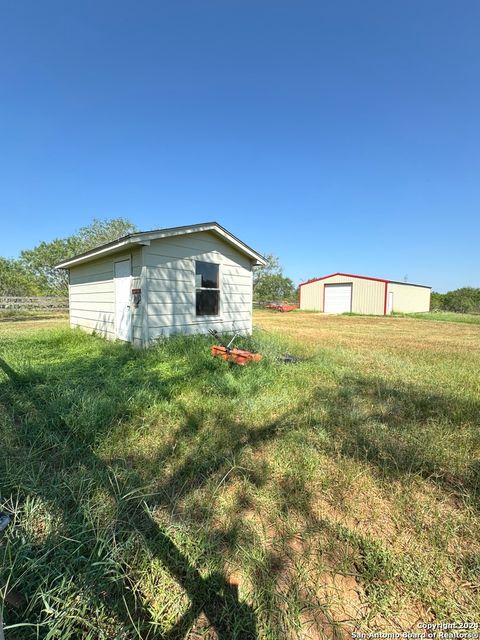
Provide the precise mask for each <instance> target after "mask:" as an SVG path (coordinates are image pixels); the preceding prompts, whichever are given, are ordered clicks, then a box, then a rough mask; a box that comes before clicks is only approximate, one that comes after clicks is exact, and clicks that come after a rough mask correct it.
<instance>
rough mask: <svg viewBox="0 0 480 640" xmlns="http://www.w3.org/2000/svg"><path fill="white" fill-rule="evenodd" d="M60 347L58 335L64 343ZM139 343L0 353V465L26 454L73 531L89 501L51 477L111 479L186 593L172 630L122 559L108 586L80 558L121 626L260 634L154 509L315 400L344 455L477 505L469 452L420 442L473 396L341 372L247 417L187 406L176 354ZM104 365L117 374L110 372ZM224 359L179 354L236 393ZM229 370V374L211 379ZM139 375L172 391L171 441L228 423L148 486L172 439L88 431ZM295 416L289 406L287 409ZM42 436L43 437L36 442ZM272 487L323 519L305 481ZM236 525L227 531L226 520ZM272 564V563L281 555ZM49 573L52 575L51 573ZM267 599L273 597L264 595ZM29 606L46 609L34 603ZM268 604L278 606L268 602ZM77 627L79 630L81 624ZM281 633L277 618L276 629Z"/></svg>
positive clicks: (124, 403)
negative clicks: (138, 347)
mask: <svg viewBox="0 0 480 640" xmlns="http://www.w3.org/2000/svg"><path fill="white" fill-rule="evenodd" d="M189 344H191V343H190V342H189V341H186V342H185V348H184V349H183V351H182V344H181V342H179V341H176V342H175V343H173V342H172V350H171V351H170V352H168V351H167V356H166V357H168V355H169V354H170V357H171V358H172V359H173V360H174V359H175V357H176V356H178V352H179V351H180V356H182V357H183V356H185V355H188V350H187V348H188V345H189ZM205 344H206V343H205ZM174 345H175V346H174ZM179 345H180V346H179ZM58 348H61V344H60V343H59V345H58ZM205 351H207V350H206V349H205ZM143 357H144V356H143V352H138V351H134V350H132V349H130V348H128V347H126V346H124V345H111V344H108V343H106V344H105V346H104V347H102V349H101V351H100V353H99V354H96V355H94V356H91V357H85V356H82V357H77V358H75V359H73V360H72V359H71V360H69V361H68V363H61V364H55V365H53V366H52V367H50V369H49V370H48V374H45V373H42V371H41V368H39V369H38V370H36V371H32V372H29V373H28V374H26V375H22V374H19V373H17V372H16V371H15V370H13V369H12V367H10V366H9V364H8V363H6V362H5V361H3V360H1V359H0V369H1V370H3V372H4V373H5V374H6V376H7V377H8V380H6V381H4V382H2V381H0V411H3V412H4V413H5V414H7V415H8V417H9V419H10V420H11V422H12V423H13V425H14V432H13V433H12V434H11V436H10V438H9V439H8V440H7V441H6V443H5V445H4V454H3V455H4V458H3V460H2V459H0V473H1V476H0V477H2V478H4V477H7V476H8V473H7V472H8V465H12V464H13V465H15V464H18V466H19V467H20V466H21V465H22V464H24V462H25V460H27V461H28V464H29V465H30V469H29V471H28V473H26V474H25V477H22V478H21V480H22V488H21V492H22V494H23V495H24V496H28V495H39V496H41V497H43V498H44V499H45V500H46V501H49V502H54V504H55V507H56V508H58V509H59V510H61V512H62V513H63V520H64V522H65V523H67V531H66V534H68V523H69V522H72V523H74V522H75V521H81V522H84V521H86V515H85V509H86V508H87V507H86V506H85V505H83V504H80V503H79V502H78V501H77V500H76V499H75V498H72V497H69V496H68V493H66V492H65V491H64V490H63V488H62V487H61V486H60V483H57V479H58V478H59V477H60V476H61V474H68V473H69V470H71V469H74V468H76V467H78V465H79V464H81V465H82V468H83V469H84V473H85V477H86V478H91V479H93V480H94V483H95V487H96V488H100V489H102V490H104V491H105V492H107V493H108V494H109V495H110V497H111V498H112V500H113V501H114V502H115V504H116V515H115V517H114V521H115V523H117V522H120V523H122V526H124V527H125V528H126V529H129V530H132V531H133V532H134V533H135V534H137V535H138V536H139V537H140V538H141V541H142V544H143V545H144V546H145V548H146V549H147V550H148V552H149V553H150V554H151V555H152V557H155V558H157V559H158V560H159V561H160V562H161V563H162V566H164V567H165V568H166V569H167V570H168V572H169V574H170V576H171V577H172V578H173V579H174V580H175V581H176V583H177V584H178V585H179V586H180V587H181V589H182V590H183V592H184V593H185V594H186V595H187V597H188V600H189V605H188V610H187V611H186V612H184V613H183V614H182V615H180V617H179V619H177V621H176V623H175V624H174V625H173V626H172V627H171V628H170V630H169V631H166V632H165V633H162V634H159V632H158V630H157V627H156V626H155V623H154V621H153V620H152V615H151V611H150V609H149V607H148V604H147V602H146V598H144V596H143V594H139V593H138V592H137V591H136V590H135V589H134V588H133V586H132V582H133V581H134V579H133V578H132V579H130V578H129V577H128V571H126V575H125V576H124V578H123V580H121V581H120V580H119V581H117V582H116V583H115V584H114V585H113V586H108V584H107V586H106V584H105V581H106V582H107V583H108V579H106V577H105V576H103V574H101V573H100V574H94V575H93V576H91V575H90V573H89V572H88V571H82V579H83V580H84V581H85V582H86V583H87V588H88V590H89V591H90V592H91V594H92V597H94V598H95V599H96V600H97V601H101V602H102V603H103V605H104V606H105V608H107V609H109V610H111V612H112V615H114V616H115V618H116V619H118V620H120V621H121V624H122V625H123V628H124V629H126V630H127V631H128V632H132V633H136V637H139V638H145V639H150V638H157V637H162V638H167V639H168V640H174V639H177V638H178V639H179V640H180V638H184V637H187V634H188V633H189V632H190V630H191V628H192V625H194V624H195V621H197V620H198V619H199V617H200V616H201V615H204V616H205V617H206V618H207V620H208V624H209V625H210V627H211V628H212V629H214V630H215V633H216V635H217V637H218V638H220V640H226V639H227V638H228V639H232V640H234V639H235V638H237V639H242V640H243V639H245V640H248V639H249V638H256V637H257V635H258V630H257V625H258V623H257V619H256V612H255V611H254V610H253V609H252V607H250V606H248V605H247V604H245V603H242V602H240V599H239V597H238V592H237V588H236V587H235V585H234V584H232V583H231V582H230V581H229V580H228V579H227V578H226V577H225V575H224V574H223V573H221V572H219V571H211V572H210V573H209V574H208V575H207V576H205V575H204V573H203V572H202V571H201V570H199V569H198V568H197V566H196V565H195V563H193V562H192V561H191V560H190V559H189V558H188V557H187V554H186V553H184V552H183V551H182V550H181V549H180V548H179V545H178V544H176V542H175V540H174V538H173V537H172V536H171V535H169V534H168V533H167V532H166V530H165V529H164V528H163V527H162V526H161V525H160V524H159V523H158V521H157V519H156V517H155V512H156V509H158V508H160V509H161V508H166V509H170V508H171V505H172V503H177V502H178V501H179V500H181V499H182V498H186V497H188V496H191V495H192V494H194V492H196V491H197V490H199V489H202V488H203V487H204V486H205V485H207V483H208V482H209V481H210V480H211V479H212V478H215V477H216V476H221V477H222V478H226V479H225V482H229V481H231V480H232V479H233V476H226V475H225V474H226V473H228V470H229V465H230V463H229V462H228V461H229V460H232V459H235V458H236V457H237V456H239V455H240V454H241V452H242V450H244V449H245V448H247V447H248V448H251V449H252V450H255V449H257V448H259V447H260V446H261V445H262V444H263V443H267V442H268V441H270V440H271V439H272V438H274V437H276V435H277V434H278V433H280V432H282V431H286V430H288V429H291V428H293V427H292V424H296V425H299V424H301V423H302V420H303V417H305V424H312V422H311V420H312V415H315V412H316V411H318V412H319V416H320V417H319V424H321V425H322V426H323V427H324V428H325V429H326V430H327V431H328V432H329V433H330V435H331V436H332V437H331V441H332V442H334V443H335V446H336V447H337V448H338V450H339V451H340V452H341V454H342V455H343V456H345V457H347V458H349V459H351V460H352V461H357V460H362V461H365V460H366V461H368V462H369V463H371V464H372V465H374V466H375V467H376V468H377V469H379V470H380V471H381V472H382V473H383V474H385V475H386V476H388V477H391V478H396V477H402V476H408V475H410V474H412V473H418V474H420V475H421V476H422V477H424V478H426V479H428V480H429V481H432V482H434V483H436V484H438V485H440V486H442V487H444V488H447V487H448V489H449V490H452V489H454V490H455V491H459V492H461V491H468V493H469V495H470V497H471V498H472V500H473V501H475V502H476V504H477V506H478V496H479V469H478V463H477V467H475V463H474V462H472V463H471V465H470V467H469V468H468V469H466V470H465V469H464V470H463V471H461V470H459V469H452V468H450V467H449V461H448V460H443V461H442V457H441V455H439V456H435V455H434V452H433V451H432V450H431V449H427V448H425V447H422V446H421V444H422V440H421V438H419V435H421V434H422V427H425V430H427V428H428V427H429V425H430V423H431V422H432V421H435V420H442V421H443V423H444V427H443V428H444V429H445V430H447V431H448V430H449V431H450V432H451V433H454V432H455V429H456V428H457V425H458V424H459V421H460V420H465V421H469V422H472V423H473V424H475V423H476V422H478V415H479V414H480V403H478V402H474V401H471V400H470V401H468V400H462V399H461V398H458V397H455V398H453V397H449V396H448V395H446V394H440V393H438V394H432V393H429V392H427V391H423V390H421V389H419V388H417V387H414V386H411V385H402V386H401V387H397V386H393V385H389V384H386V383H385V382H384V381H381V380H378V379H374V378H371V377H370V378H369V377H367V376H364V377H362V376H356V377H345V378H344V379H343V380H342V382H341V385H340V387H339V389H338V390H336V391H333V392H332V391H331V390H327V389H324V388H323V387H321V386H317V387H316V388H314V389H313V391H312V393H311V394H310V397H309V399H308V401H307V402H306V401H305V399H302V403H301V404H299V405H298V406H297V407H296V408H295V409H291V408H290V409H289V412H288V414H284V415H279V416H277V417H276V418H275V419H273V420H271V421H268V422H267V423H265V424H262V425H261V426H259V427H253V426H252V425H249V424H246V423H245V420H244V419H241V420H239V419H238V416H237V415H236V413H231V408H229V407H228V406H225V407H222V405H221V400H219V408H218V410H217V412H216V413H215V414H214V415H212V414H209V415H208V416H206V415H203V414H202V413H201V412H195V413H192V412H189V411H188V410H187V409H186V408H185V406H183V405H182V404H181V401H180V400H179V399H178V398H177V395H178V394H177V391H178V388H179V386H181V385H182V384H184V383H185V379H186V377H185V376H186V374H185V371H184V370H183V369H182V367H181V365H180V364H179V365H178V366H177V365H176V364H175V363H174V365H173V366H169V368H168V375H166V374H165V373H164V371H163V369H162V368H161V366H160V368H158V370H152V368H150V367H147V366H144V364H143ZM179 361H181V358H180V359H179ZM159 364H160V365H163V364H169V363H163V362H160V363H159ZM265 366H267V364H265ZM111 372H115V374H116V375H114V376H111V375H109V374H110V373H111ZM225 372H227V373H229V372H230V369H228V368H227V367H224V366H223V365H222V368H219V367H218V365H217V364H216V363H215V362H214V361H213V359H211V358H209V357H208V356H207V357H206V358H205V359H199V360H196V359H192V360H189V361H188V380H195V379H197V378H198V377H200V376H203V377H204V378H209V377H211V378H213V379H215V380H216V382H218V383H219V387H218V388H219V389H220V390H221V393H224V392H225V393H226V394H227V393H228V394H231V395H232V397H234V395H235V390H234V388H233V389H232V388H230V387H228V380H229V375H226V374H225ZM224 374H225V379H220V378H221V377H222V376H223V375H224ZM219 379H220V380H219ZM57 381H58V382H60V381H61V382H62V384H65V382H66V383H67V384H68V385H70V386H71V393H70V394H65V396H64V397H62V398H59V397H58V395H57V394H56V391H55V385H56V382H57ZM143 387H145V388H148V389H150V390H152V391H153V392H154V394H155V397H156V399H157V400H165V401H169V402H171V403H172V404H173V405H174V406H175V410H176V411H177V412H178V414H179V416H181V419H179V422H180V424H179V426H178V428H177V430H176V431H175V432H174V434H173V437H174V439H175V441H176V442H189V441H191V440H192V439H193V438H194V436H195V435H197V434H199V433H200V434H201V432H202V429H204V427H205V424H206V422H207V421H208V422H209V424H210V426H212V425H213V427H216V428H218V430H219V431H220V430H221V429H224V432H225V437H223V438H222V437H219V438H216V439H215V440H214V442H213V444H212V446H209V447H207V446H206V447H204V448H202V449H201V450H196V449H195V448H194V447H189V448H188V449H187V451H186V453H185V454H184V455H183V457H182V462H181V464H178V465H176V467H175V470H174V472H173V473H172V474H165V473H162V472H160V474H159V478H158V480H157V482H156V484H155V486H154V487H153V489H154V490H153V492H152V493H153V495H151V496H149V497H148V496H145V495H143V494H144V491H143V487H144V485H145V480H144V478H142V477H141V473H140V472H141V470H142V469H143V468H146V467H147V466H148V465H153V466H155V467H156V468H157V469H160V470H162V469H164V468H165V467H166V465H167V464H168V463H169V462H170V461H171V460H172V459H174V458H175V456H176V453H175V449H172V447H171V446H170V444H169V443H166V444H165V445H164V446H162V447H161V448H159V449H158V451H156V453H155V455H154V458H153V460H152V459H149V458H147V457H146V456H145V457H143V456H142V455H141V454H140V453H139V452H137V451H133V452H131V453H129V454H128V455H129V456H131V458H132V463H131V464H129V461H128V460H127V458H123V459H118V458H111V459H108V458H107V457H105V458H100V457H99V456H98V455H96V454H95V453H94V448H95V447H96V445H97V444H98V443H101V442H104V441H105V440H106V439H107V438H108V436H109V434H110V432H111V431H112V429H117V428H118V425H119V424H121V423H122V422H126V421H128V420H129V419H130V418H132V417H134V416H135V412H136V411H137V408H136V407H137V405H135V404H133V405H132V403H131V401H130V399H131V397H132V395H134V394H135V393H137V392H138V390H139V389H141V388H143ZM99 392H101V393H102V394H103V395H102V398H104V396H107V397H109V398H110V402H106V401H105V402H103V400H102V401H101V402H100V401H99V399H98V394H99ZM91 407H93V411H92V410H91ZM80 414H81V416H82V419H80V418H79V419H78V420H77V419H76V416H77V415H80ZM307 414H308V420H309V422H308V421H307ZM85 416H87V417H88V420H87V419H86V418H85V419H84V417H85ZM292 416H294V417H295V419H294V421H293V422H292ZM0 417H1V415H0ZM77 423H80V426H79V424H77ZM312 428H315V427H312ZM477 439H478V438H477ZM477 444H478V442H477ZM38 445H41V450H40V453H39V454H36V452H35V447H37V446H38ZM122 465H127V466H128V473H122ZM249 473H250V474H251V479H252V482H254V483H258V484H261V483H262V481H263V479H262V474H261V471H260V470H258V469H257V470H252V471H249ZM112 477H114V478H115V482H120V483H121V484H122V486H121V492H119V491H118V490H115V489H114V487H113V485H112ZM32 478H33V480H32ZM120 493H121V495H129V496H130V497H129V499H128V500H121V499H119V495H120ZM278 496H279V497H278V499H279V503H280V507H281V508H282V509H284V510H285V511H288V510H292V509H295V510H298V511H299V512H301V514H302V516H303V517H304V518H305V521H310V522H313V523H314V524H315V526H317V525H318V522H316V521H315V518H314V517H313V516H312V515H311V514H312V500H313V499H314V498H313V497H312V495H311V494H310V492H309V490H308V486H306V484H305V483H303V482H302V481H296V480H295V479H288V478H286V479H285V480H282V482H280V483H279V487H278ZM198 509H199V510H201V509H205V511H206V512H209V511H210V510H211V509H212V505H211V504H205V503H204V504H198ZM115 523H114V526H116V524H115ZM87 524H88V523H87ZM74 528H75V527H72V529H74ZM124 533H125V531H124V528H123V529H122V527H119V528H118V531H115V535H116V536H118V537H121V536H122V535H124ZM227 533H228V532H227ZM231 533H232V536H235V535H236V533H235V531H232V532H231ZM332 535H334V534H333V533H332ZM275 572H278V573H281V570H280V568H279V567H278V566H277V565H275ZM44 577H45V578H46V579H48V577H49V576H48V574H47V575H46V576H44ZM259 591H260V589H259ZM267 608H269V609H270V610H272V605H271V603H270V602H269V603H267ZM35 614H36V615H37V616H38V618H41V615H42V613H41V611H40V610H37V611H36V612H35ZM32 615H33V614H32ZM272 616H273V617H275V615H274V612H273V610H272ZM18 619H19V620H20V618H18ZM279 625H280V623H279ZM279 628H280V626H279ZM80 633H81V631H79V637H82V636H81V635H80ZM281 635H282V633H281V631H279V632H278V637H281Z"/></svg>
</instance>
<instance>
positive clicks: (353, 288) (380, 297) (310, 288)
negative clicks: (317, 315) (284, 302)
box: [299, 273, 431, 316]
mask: <svg viewBox="0 0 480 640" xmlns="http://www.w3.org/2000/svg"><path fill="white" fill-rule="evenodd" d="M430 293H431V287H428V286H426V285H423V284H412V283H410V282H397V281H395V280H385V279H383V278H370V277H367V276H359V275H354V274H351V273H332V274H330V275H328V276H323V277H322V278H314V279H313V280H308V282H303V283H302V284H301V285H300V286H299V299H300V309H305V310H311V311H323V312H324V313H348V312H352V313H365V314H373V315H379V316H385V315H389V314H391V313H394V312H401V313H415V312H424V311H429V310H430Z"/></svg>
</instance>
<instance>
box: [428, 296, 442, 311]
mask: <svg viewBox="0 0 480 640" xmlns="http://www.w3.org/2000/svg"><path fill="white" fill-rule="evenodd" d="M444 303H445V294H444V293H438V292H437V291H432V295H431V297H430V310H431V311H442V310H443V309H444V306H443V305H444Z"/></svg>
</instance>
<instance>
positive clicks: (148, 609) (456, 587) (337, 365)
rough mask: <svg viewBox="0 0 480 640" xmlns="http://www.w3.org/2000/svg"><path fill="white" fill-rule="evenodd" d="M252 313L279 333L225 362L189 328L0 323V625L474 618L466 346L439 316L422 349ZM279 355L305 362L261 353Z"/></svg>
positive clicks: (272, 631) (474, 386) (377, 622)
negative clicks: (3, 593)
mask: <svg viewBox="0 0 480 640" xmlns="http://www.w3.org/2000/svg"><path fill="white" fill-rule="evenodd" d="M262 314H263V315H262ZM280 316H282V317H280ZM258 317H259V318H260V320H261V321H262V322H265V323H266V322H268V321H271V322H272V323H277V324H278V326H281V327H282V329H280V330H278V329H276V328H275V327H274V326H272V327H269V329H271V331H268V332H267V331H265V330H257V331H256V332H255V335H254V336H253V337H252V338H251V339H245V340H244V341H243V345H244V346H245V347H247V348H248V347H250V348H254V349H256V350H259V351H261V352H262V353H263V354H264V356H265V357H264V359H263V361H262V362H260V363H258V364H252V365H250V366H248V367H244V368H241V367H235V366H231V365H229V364H227V363H225V362H223V361H220V360H216V359H213V358H211V356H210V354H209V346H210V344H211V341H210V340H209V339H208V338H205V337H189V338H186V337H178V338H174V339H170V340H165V341H161V342H159V343H158V345H157V346H156V347H155V348H152V349H150V350H148V351H135V350H133V349H131V348H130V347H129V346H128V345H125V344H121V343H108V342H106V341H104V340H102V339H101V338H98V337H92V336H87V335H84V334H82V333H80V332H79V331H71V330H68V329H53V328H48V329H41V330H36V331H31V330H29V331H18V330H16V331H15V330H11V329H8V330H3V331H2V329H1V327H0V344H1V352H0V358H1V359H0V435H1V443H2V450H1V453H0V478H1V480H0V492H1V493H0V504H2V505H3V508H4V509H7V510H10V511H11V512H12V513H13V514H14V526H12V527H10V528H9V530H8V532H7V534H6V536H5V537H4V539H3V542H2V543H1V544H0V558H1V561H0V565H1V567H2V576H3V578H4V579H5V580H7V581H8V583H9V584H10V585H11V586H14V587H15V588H17V589H19V590H20V591H21V592H22V593H23V594H24V595H25V605H24V606H22V607H21V608H20V609H19V610H15V609H12V608H10V607H8V606H7V607H6V609H5V612H4V617H5V619H6V623H7V625H8V630H7V633H8V634H9V635H8V637H9V638H11V639H18V640H20V639H21V640H23V639H25V640H29V639H30V638H31V639H33V638H43V639H49V640H50V639H54V638H61V639H62V640H64V639H65V640H69V639H72V640H73V639H75V640H76V639H92V640H93V639H95V640H97V639H105V640H106V639H112V638H118V639H120V638H122V639H123V638H125V639H126V638H172V639H173V638H184V637H185V638H187V637H192V638H194V637H195V638H196V637H209V638H214V637H218V638H221V639H223V640H227V639H228V640H232V639H235V638H238V639H240V638H241V639H244V638H245V639H248V638H261V639H271V640H277V639H278V640H279V639H280V638H302V637H305V634H306V633H310V634H311V635H312V637H322V635H321V634H325V635H326V637H336V635H335V634H341V633H343V632H344V631H345V630H349V631H351V630H352V629H353V628H355V629H361V630H388V629H394V630H397V631H398V629H399V628H402V629H410V628H414V627H415V620H416V619H421V620H422V621H423V620H425V621H428V620H432V619H435V620H444V621H448V620H452V619H463V620H475V619H477V620H478V619H479V615H480V603H479V595H478V594H479V590H478V584H479V581H480V557H479V549H480V534H479V530H480V527H479V526H478V525H479V518H478V509H479V497H480V467H479V462H478V456H479V451H480V430H479V428H478V426H479V425H478V415H479V413H480V411H479V409H480V400H479V380H478V365H479V354H478V350H477V352H476V353H475V352H472V349H471V348H469V347H468V343H467V342H465V340H466V337H465V336H464V335H463V334H459V335H458V336H457V342H456V343H455V345H454V346H452V345H451V343H450V340H451V337H450V336H447V338H448V339H447V341H446V343H445V344H442V343H440V344H439V347H438V352H435V353H431V352H430V351H428V350H426V351H425V352H422V351H419V350H418V349H416V348H412V347H411V346H409V343H408V340H407V338H408V339H410V338H409V337H408V336H406V335H405V331H404V329H402V332H403V333H402V336H403V339H404V340H406V342H405V343H404V344H401V345H399V346H398V349H397V351H392V350H391V349H390V347H389V346H388V345H386V346H385V345H384V344H383V346H382V341H381V340H378V338H375V344H378V345H379V346H378V348H377V350H375V349H373V350H372V348H371V347H369V346H368V347H366V348H364V347H363V346H362V345H363V344H364V341H365V340H366V336H367V334H366V333H365V331H367V329H368V332H369V333H368V335H370V334H373V335H374V336H375V335H377V334H378V332H379V331H380V330H381V329H380V328H379V327H380V326H381V325H379V324H378V323H379V322H380V321H379V320H377V319H370V320H368V323H369V324H368V328H367V329H362V327H363V324H359V323H360V322H361V323H363V322H367V320H365V321H363V320H361V319H358V318H351V319H348V318H345V319H344V320H343V321H342V322H343V323H344V324H343V325H342V326H343V327H344V330H345V331H347V332H348V335H347V334H346V336H345V341H344V342H343V343H342V344H339V343H338V335H337V334H335V333H334V332H335V331H337V330H338V329H335V326H337V325H335V324H334V323H333V322H331V320H327V321H326V323H325V325H317V324H315V323H318V322H319V320H318V319H317V318H315V317H314V316H312V315H311V314H310V315H307V314H305V315H304V316H303V315H302V314H300V313H299V314H295V316H293V314H292V315H287V314H277V315H276V316H273V315H272V314H268V313H266V312H262V313H261V314H259V316H258ZM269 319H271V320H269ZM303 322H304V323H309V324H308V327H307V325H305V328H303V325H302V323H303ZM392 322H394V321H393V320H392ZM405 322H406V323H411V327H412V328H411V332H412V334H411V335H412V336H414V335H416V332H417V331H418V327H419V326H426V325H424V323H418V322H417V321H414V320H411V321H407V320H406V321H405ZM311 323H313V325H312V324H311ZM345 323H347V324H345ZM395 324H398V323H395ZM310 326H313V327H314V330H316V331H319V330H320V329H319V327H320V328H321V327H333V328H332V329H331V331H332V332H333V333H332V334H331V335H332V340H334V346H332V345H330V344H327V343H326V341H325V339H324V338H322V339H317V338H312V336H313V335H315V336H316V335H317V334H312V333H310V334H308V335H309V337H308V339H306V338H302V336H300V335H298V336H295V330H305V331H306V330H307V329H308V331H310ZM408 326H409V327H410V324H408ZM436 326H437V328H438V329H437V330H438V331H441V330H443V329H442V326H441V325H436ZM352 327H353V329H352ZM283 329H285V330H283ZM461 329H463V327H461ZM474 329H475V330H476V328H471V329H470V330H471V331H473V330H474ZM329 330H330V329H329ZM353 330H354V331H355V332H356V333H355V335H353V334H352V333H351V332H352V331H353ZM322 331H323V329H322ZM282 334H291V335H292V336H295V337H294V338H293V337H288V335H282ZM318 335H320V334H318ZM384 342H385V341H384V340H383V343H384ZM462 345H464V346H462ZM383 348H385V350H384V351H383V350H382V349H383ZM285 352H289V353H296V354H298V355H303V356H305V360H304V361H302V362H300V363H298V364H295V365H282V364H280V363H279V362H278V359H277V358H278V356H279V355H280V354H282V353H285ZM367 362H368V366H366V363H367ZM439 381H440V383H439ZM195 634H197V635H195ZM302 634H303V635H302ZM315 634H317V635H315ZM339 637H340V636H339Z"/></svg>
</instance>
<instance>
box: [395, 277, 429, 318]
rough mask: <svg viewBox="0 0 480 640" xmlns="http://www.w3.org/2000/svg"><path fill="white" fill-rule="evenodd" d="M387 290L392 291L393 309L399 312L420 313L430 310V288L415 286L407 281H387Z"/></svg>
mask: <svg viewBox="0 0 480 640" xmlns="http://www.w3.org/2000/svg"><path fill="white" fill-rule="evenodd" d="M388 291H392V292H393V311H394V312H395V311H397V312H399V313H415V312H417V313H420V312H423V311H430V291H431V290H430V288H428V287H417V286H414V285H411V284H408V283H405V284H397V283H396V282H389V283H388Z"/></svg>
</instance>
